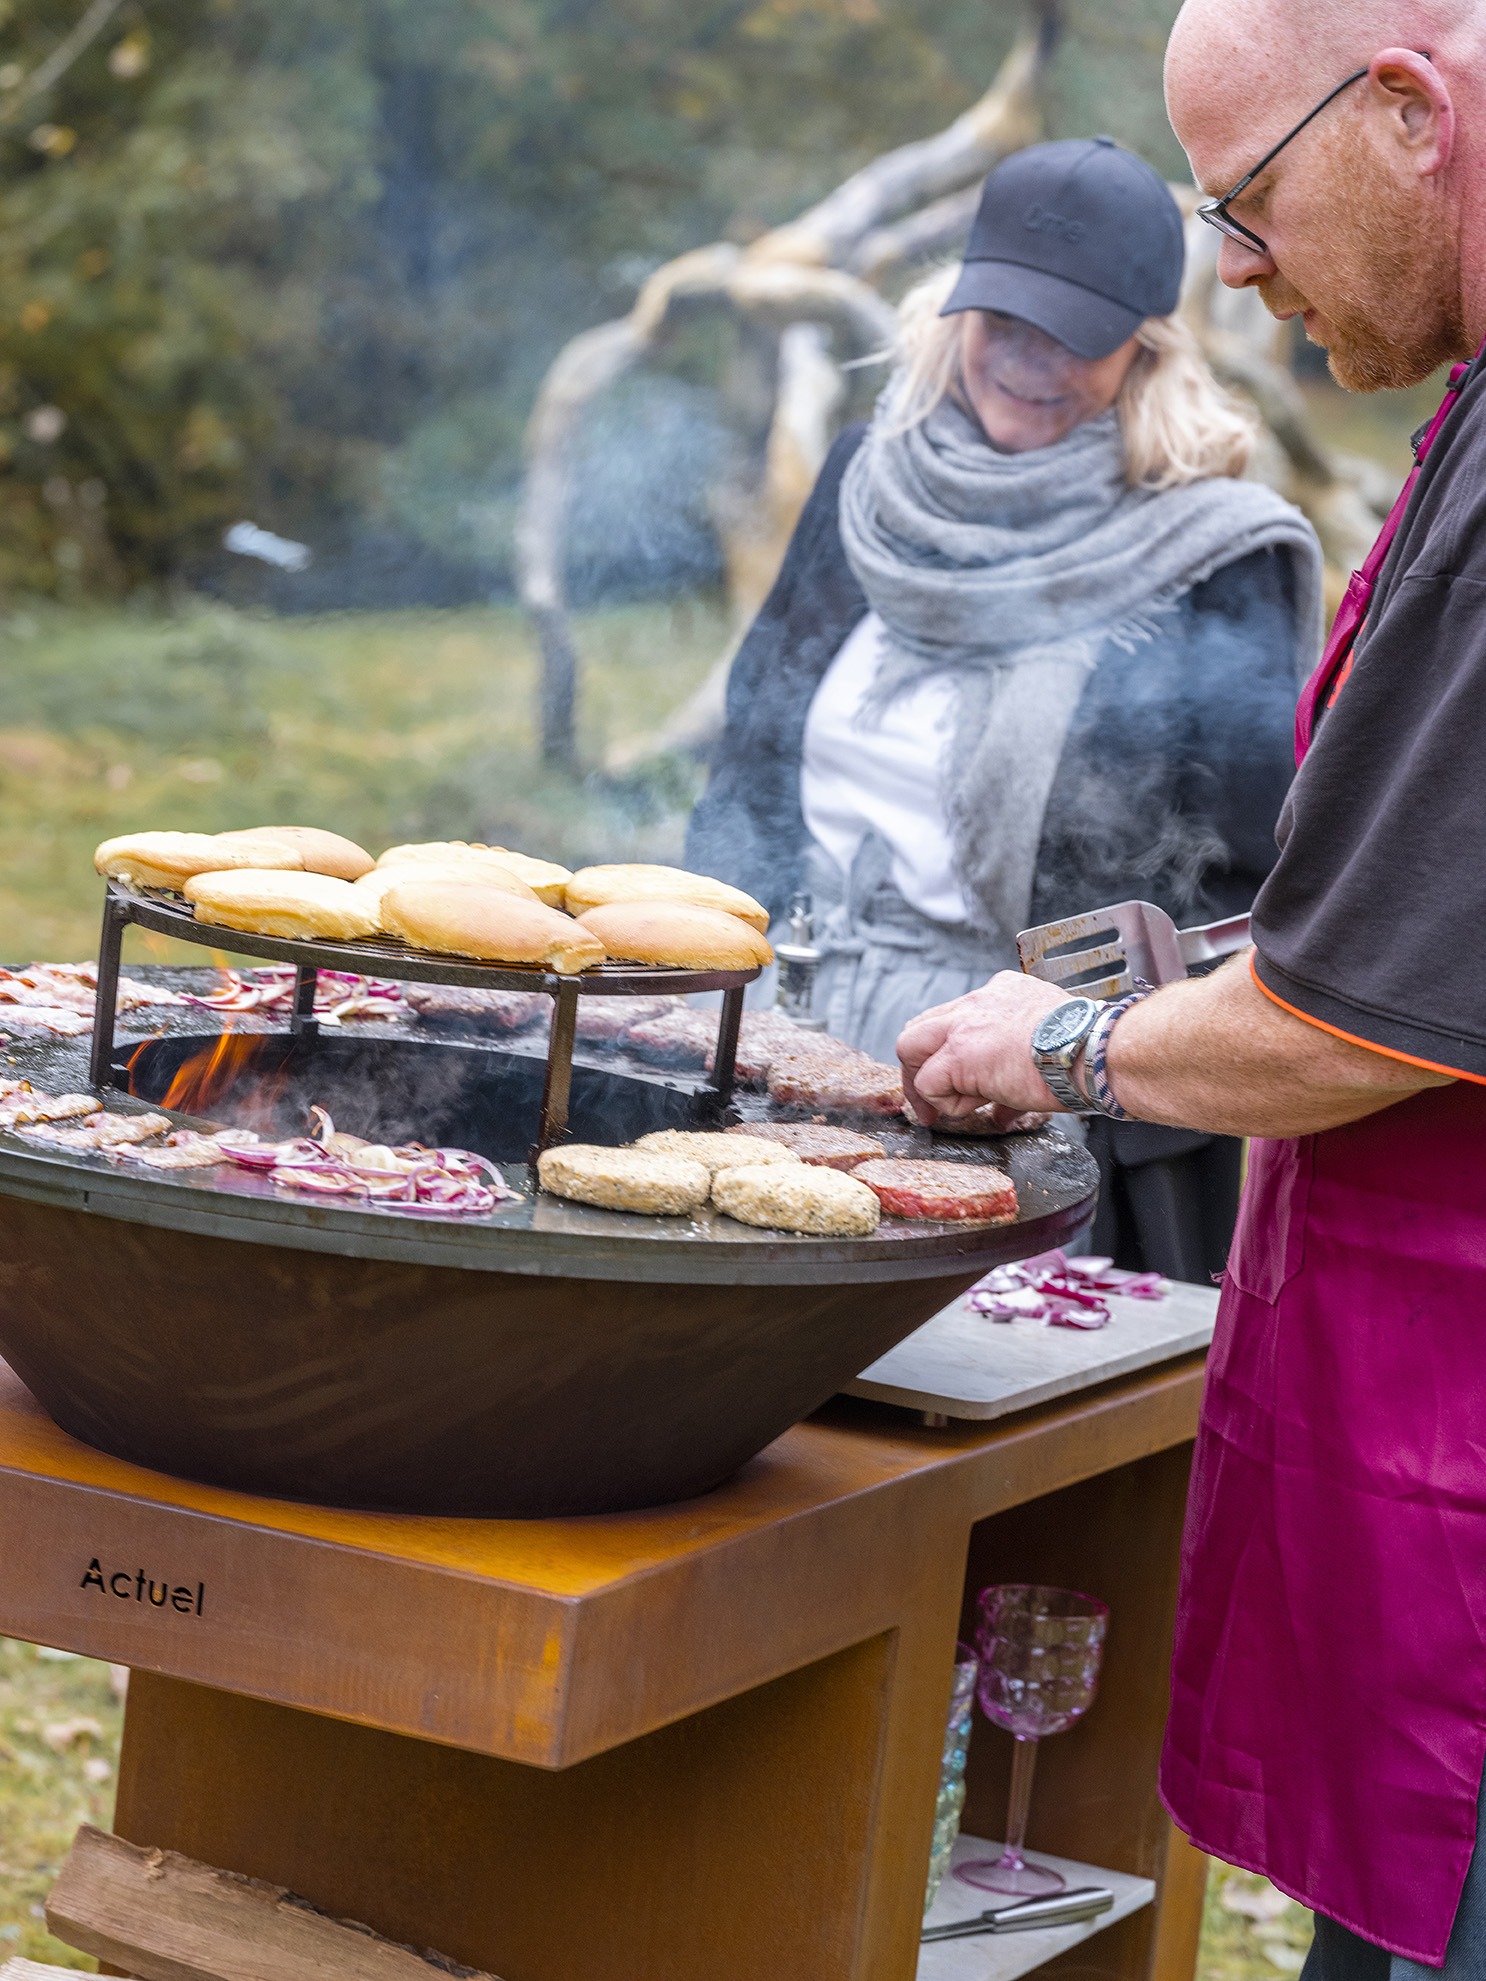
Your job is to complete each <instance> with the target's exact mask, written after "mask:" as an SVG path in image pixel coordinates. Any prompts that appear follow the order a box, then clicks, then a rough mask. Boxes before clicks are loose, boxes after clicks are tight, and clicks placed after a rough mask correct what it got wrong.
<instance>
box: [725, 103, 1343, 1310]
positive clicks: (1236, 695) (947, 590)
mask: <svg viewBox="0 0 1486 1981" xmlns="http://www.w3.org/2000/svg"><path fill="white" fill-rule="evenodd" d="M1183 259H1184V249H1183V230H1182V222H1181V216H1180V213H1179V212H1178V209H1177V207H1176V203H1175V201H1174V200H1173V199H1172V197H1171V194H1170V192H1169V191H1168V189H1167V187H1166V186H1165V185H1164V184H1163V182H1162V181H1161V179H1160V178H1159V177H1158V176H1157V174H1156V173H1155V172H1153V171H1152V170H1151V168H1150V167H1149V166H1147V165H1146V164H1144V163H1143V162H1142V161H1141V160H1140V159H1138V158H1136V157H1135V156H1134V155H1133V154H1131V153H1129V152H1127V151H1123V150H1121V149H1120V148H1119V147H1118V146H1117V145H1115V144H1114V143H1113V142H1112V141H1111V140H1110V139H1107V138H1096V139H1094V140H1092V141H1088V142H1074V143H1061V144H1049V145H1039V146H1035V147H1033V148H1031V149H1029V150H1026V151H1023V152H1019V153H1017V154H1015V155H1014V156H1013V157H1012V158H1010V159H1008V160H1007V161H1006V162H1005V163H1004V164H1003V165H1001V166H1000V167H998V168H997V170H996V171H995V172H993V173H992V174H991V176H990V178H989V179H988V180H987V182H986V185H985V190H984V192H983V194H982V198H981V203H980V209H979V212H978V214H977V216H976V221H975V225H974V228H973V229H972V233H971V238H970V243H969V248H968V251H967V254H966V258H965V260H964V262H963V264H961V266H960V267H958V268H956V269H951V270H947V271H944V272H942V273H940V274H937V275H934V276H931V277H930V278H929V279H928V280H926V281H925V282H924V283H922V284H921V285H920V286H919V287H918V288H917V289H915V290H914V291H913V292H912V293H911V294H910V295H909V296H908V297H907V299H906V300H905V302H904V304H903V307H902V311H901V317H900V335H899V345H898V350H897V352H896V364H895V367H894V371H893V374H892V377H891V378H890V380H889V383H888V385H887V388H886V390H885V391H884V393H883V395H882V398H881V401H880V402H879V406H878V410H877V414H876V417H875V419H874V421H873V423H872V425H871V427H870V428H867V429H863V428H861V427H857V428H854V429H850V430H848V431H847V432H846V433H844V434H843V435H842V436H841V438H840V439H839V440H838V442H837V443H836V445H835V447H834V448H833V450H832V452H831V455H830V457H829V459H828V460H827V462H826V466H825V468H824V470H823V472H822V474H821V477H820V481H819V483H818V485H817V486H816V489H815V491H814V493H813V494H812V496H811V498H810V501H809V503H808V505H807V507H806V509H805V512H804V514H803V516H802V517H801V519H800V524H799V527H798V529H797V531H796V533H795V537H794V540H793V542H792V544H791V546H790V550H789V553H788V556H787V557H786V559H785V563H784V566H783V568H782V570H781V572H780V575H779V578H778V581H777V583H776V584H775V587H774V590H773V592H772V594H771V595H770V597H769V599H768V601H767V602H766V604H765V606H764V608H763V610H762V612H761V613H760V614H759V617H758V619H757V621H756V623H755V624H754V626H753V628H752V630H751V631H750V633H749V635H748V638H747V639H746V640H745V642H744V644H743V646H742V648H741V649H740V651H739V654H738V657H737V660H736V662H735V663H734V667H733V672H732V678H731V682H730V685H729V694H728V721H727V727H726V731H725V734H724V736H723V739H722V741H721V744H720V745H719V748H718V752H717V755H716V757H715V760H714V763H713V768H712V775H711V779H710V782H709V785H708V788H707V790H706V792H705V794H704V795H703V797H702V800H701V802H700V804H699V805H698V807H697V810H696V813H695V816H694V818H693V821H692V826H691V832H690V836H689V842H688V851H687V856H686V857H687V862H688V864H689V865H690V866H692V867H697V868H701V869H704V870H706V871H708V872H711V873H714V874H716V875H718V876H719V877H721V878H724V879H727V880H731V881H734V882H736V883H737V884H738V885H740V886H743V887H745V888H747V889H748V890H749V891H750V892H751V893H753V894H756V895H758V896H759V897H760V898H762V899H763V900H765V901H767V902H768V903H769V904H770V906H771V908H772V909H773V910H774V911H775V912H776V914H782V913H783V911H784V910H785V908H786V905H787V903H788V900H789V897H790V895H791V894H792V893H793V892H794V891H795V890H796V889H799V888H805V889H807V890H808V891H809V892H810V893H811V895H812V896H813V898H814V905H815V911H816V918H817V931H818V938H819V939H820V940H821V941H822V946H823V948H824V949H825V951H826V961H825V964H824V965H823V967H822V970H821V973H820V978H819V981H818V985H817V998H816V1013H817V1016H819V1017H820V1018H822V1019H823V1020H824V1021H825V1023H826V1025H827V1026H828V1028H829V1029H830V1030H831V1031H832V1032H833V1033H835V1034H836V1035H837V1036H838V1037H841V1038H844V1039H847V1040H849V1041H851V1042H852V1043H854V1044H858V1045H861V1046H863V1047H864V1048H865V1049H866V1050H867V1051H869V1052H872V1053H874V1054H875V1055H876V1056H877V1057H879V1058H882V1059H887V1060H891V1059H892V1057H893V1047H894V1041H895V1040H896V1038H897V1036H898V1033H899V1031H900V1030H901V1028H902V1026H903V1025H904V1024H905V1023H906V1022H907V1021H908V1020H909V1019H910V1018H912V1017H914V1016H916V1015H917V1014H918V1013H919V1012H921V1011H923V1010H926V1009H928V1008H929V1007H930V1006H933V1005H936V1004H941V1003H944V1002H946V1001H947V1000H949V999H951V998H954V997H957V996H960V995H962V994H964V993H965V992H967V991H969V990H971V989H973V988H975V987H976V986H977V985H979V984H981V983H983V982H984V981H985V979H986V978H987V977H988V976H990V975H991V974H992V973H993V972H995V971H997V970H1001V969H1006V968H1014V967H1015V965H1016V948H1015V939H1016V935H1017V932H1018V930H1020V929H1023V928H1026V927H1029V926H1032V925H1034V924H1036V923H1040V922H1045V921H1051V920H1054V919H1057V918H1058V917H1060V916H1062V915H1066V914H1073V913H1077V912H1079V911H1080V910H1082V909H1085V908H1092V907H1097V906H1099V905H1101V904H1102V903H1105V902H1110V901H1120V900H1126V899H1129V898H1132V897H1133V898H1139V899H1143V900H1148V901H1154V902H1156V903H1157V904H1159V905H1160V906H1162V907H1164V908H1166V909H1167V910H1168V911H1169V912H1170V913H1171V914H1173V915H1175V916H1176V917H1177V918H1178V919H1179V920H1185V921H1190V920H1193V919H1213V918H1217V917H1219V916H1222V915H1227V914H1233V913H1238V912H1240V911H1242V910H1243V909H1246V908H1247V907H1248V906H1249V904H1250V902H1251V901H1252V899H1253V896H1254V894H1255V892H1256V891H1257V889H1258V886H1259V884H1260V882H1261V881H1262V880H1263V878H1264V876H1265V874H1266V873H1267V872H1268V870H1269V868H1270V866H1271V865H1272V864H1273V861H1274V858H1275V842H1274V832H1275V825H1276V821H1277V818H1278V815H1279V810H1280V806H1281V803H1282V801H1283V798H1284V795H1285V791H1286V788H1287V786H1288V783H1289V780H1290V776H1291V773H1292V770H1293V755H1292V723H1293V716H1294V708H1295V701H1296V695H1297V690H1298V686H1299V683H1300V681H1301V680H1302V679H1303V678H1304V676H1305V675H1306V673H1307V672H1308V671H1309V669H1310V668H1311V666H1312V665H1313V662H1314V660H1315V657H1316V654H1317V652H1318V650H1319V643H1320V634H1321V557H1320V552H1319V548H1318V546H1317V544H1316V540H1315V537H1314V535H1313V533H1312V531H1311V529H1310V526H1309V525H1308V524H1307V523H1306V521H1305V520H1304V518H1303V517H1302V516H1301V515H1300V514H1299V512H1298V511H1297V510H1295V509H1293V508H1291V507H1290V505H1289V504H1287V503H1285V502H1283V501H1282V500H1281V499H1280V498H1279V497H1278V496H1276V495H1275V494H1273V493H1272V492H1271V491H1270V490H1269V489H1267V488H1265V487H1263V486H1262V485H1260V484H1259V483H1257V482H1253V481H1246V480H1244V479H1243V478H1242V477H1243V475H1244V470H1245V468H1246V467H1247V464H1248V460H1249V454H1250V446H1251V429H1250V426H1249V424H1248V422H1247V421H1246V419H1245V417H1244V416H1243V414H1242V413H1241V412H1240V411H1239V409H1238V408H1237V406H1236V405H1235V404H1234V403H1233V402H1232V401H1231V400H1229V399H1228V398H1227V397H1226V396H1225V394H1224V393H1223V392H1222V391H1221V390H1220V388H1219V387H1218V385H1217V383H1216V381H1215V380H1214V379H1213V377H1212V375H1211V373H1210V372H1209V371H1208V369H1207V367H1206V365H1205V363H1204V361H1203V359H1202V357H1201V355H1200V353H1199V351H1198V349H1197V347H1196V345H1195V343H1194V342H1193V340H1192V338H1191V336H1190V333H1189V332H1188V331H1187V330H1186V328H1185V327H1184V326H1183V325H1182V324H1181V322H1180V321H1179V320H1178V318H1177V317H1176V316H1175V315H1174V311H1175V309H1176V306H1177V302H1178V298H1179V295H1180V290H1181V279H1182V270H1183ZM1091 1142H1092V1145H1093V1146H1094V1147H1095V1151H1096V1153H1097V1154H1098V1155H1099V1156H1100V1159H1101V1163H1102V1164H1103V1166H1104V1168H1105V1172H1106V1190H1105V1193H1104V1202H1103V1208H1102V1210H1101V1223H1100V1229H1099V1234H1098V1242H1099V1243H1100V1245H1101V1249H1105V1248H1108V1249H1112V1250H1115V1251H1116V1252H1117V1253H1118V1254H1119V1255H1120V1256H1121V1257H1122V1259H1125V1260H1129V1261H1130V1262H1131V1263H1149V1264H1154V1265H1157V1266H1159V1267H1160V1268H1161V1269H1162V1270H1166V1271H1175V1272H1180V1273H1182V1274H1183V1275H1184V1276H1186V1277H1189V1278H1200V1277H1201V1276H1202V1273H1203V1271H1205V1270H1208V1269H1211V1268H1212V1267H1213V1266H1214V1265H1216V1266H1221V1264H1222V1262H1223V1256H1224V1254H1225V1252H1226V1246H1227V1237H1228V1231H1229V1229H1230V1228H1231V1221H1232V1211H1233V1207H1234V1204H1235V1203H1236V1193H1237V1176H1238V1159H1237V1149H1236V1147H1235V1146H1234V1145H1231V1144H1228V1145H1219V1144H1214V1143H1211V1142H1210V1141H1208V1140H1207V1138H1204V1137H1201V1136H1197V1135H1186V1134H1182V1135H1175V1134H1173V1133H1172V1132H1170V1131H1166V1130H1161V1129H1153V1128H1148V1127H1136V1126H1133V1125H1132V1126H1130V1127H1125V1126H1123V1125H1116V1124H1112V1123H1105V1122H1098V1123H1096V1124H1094V1128H1093V1132H1092V1135H1091Z"/></svg>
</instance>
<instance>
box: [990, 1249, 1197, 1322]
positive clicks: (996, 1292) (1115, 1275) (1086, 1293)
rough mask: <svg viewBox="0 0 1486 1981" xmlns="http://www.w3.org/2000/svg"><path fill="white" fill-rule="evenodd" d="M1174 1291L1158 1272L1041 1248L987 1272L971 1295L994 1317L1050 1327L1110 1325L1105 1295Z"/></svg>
mask: <svg viewBox="0 0 1486 1981" xmlns="http://www.w3.org/2000/svg"><path fill="white" fill-rule="evenodd" d="M1170 1291H1171V1285H1170V1282H1169V1281H1168V1280H1164V1279H1163V1278H1162V1277H1161V1275H1160V1274H1159V1273H1133V1272H1126V1271H1125V1270H1124V1268H1123V1267H1120V1266H1117V1265H1115V1263H1114V1261H1113V1260H1111V1259H1096V1258H1079V1259H1070V1258H1069V1257H1068V1255H1067V1253H1066V1252H1043V1253H1042V1254H1041V1255H1040V1256H1039V1257H1037V1258H1035V1259H1019V1260H1018V1261H1017V1263H1016V1264H1015V1265H1012V1266H998V1267H997V1268H996V1270H995V1272H993V1273H987V1275H986V1277H985V1278H984V1279H983V1280H982V1281H981V1282H980V1284H979V1285H978V1286H975V1287H972V1288H971V1290H970V1294H969V1300H970V1305H971V1307H972V1308H973V1309H974V1310H975V1312H976V1313H977V1314H984V1315H985V1316H986V1318H987V1319H988V1320H992V1321H1045V1322H1046V1323H1047V1325H1048V1326H1049V1327H1050V1328H1084V1329H1094V1328H1102V1327H1107V1326H1108V1324H1109V1320H1110V1309H1109V1302H1108V1300H1107V1299H1105V1298H1104V1296H1105V1295H1106V1294H1109V1293H1118V1294H1120V1295H1121V1296H1122V1297H1123V1298H1125V1299H1127V1300H1164V1299H1165V1298H1166V1296H1167V1294H1168V1293H1169V1292H1170Z"/></svg>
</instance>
